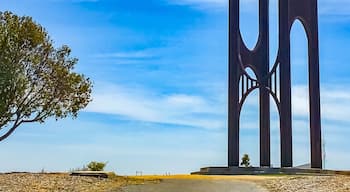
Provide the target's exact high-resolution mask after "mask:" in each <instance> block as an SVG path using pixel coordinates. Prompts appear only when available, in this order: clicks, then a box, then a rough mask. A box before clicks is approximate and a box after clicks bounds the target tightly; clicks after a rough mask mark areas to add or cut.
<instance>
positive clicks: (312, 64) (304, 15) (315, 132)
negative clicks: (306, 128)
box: [228, 0, 322, 169]
mask: <svg viewBox="0 0 350 192" xmlns="http://www.w3.org/2000/svg"><path fill="white" fill-rule="evenodd" d="M241 1H244V0H241ZM229 13H230V14H229V96H228V98H229V109H228V111H229V119H228V165H229V166H230V167H238V166H239V120H240V112H241V108H242V105H243V103H244V101H245V99H246V98H247V96H248V95H249V94H250V93H251V92H252V91H253V90H255V89H259V93H260V95H259V101H260V102H259V103H260V166H261V167H269V166H270V164H271V163H270V95H271V96H272V98H273V100H274V102H276V105H277V108H278V112H279V115H280V137H281V167H292V166H293V161H292V112H291V111H292V110H291V64H290V60H291V58H290V29H291V27H292V25H293V23H294V22H295V21H296V20H299V21H300V22H301V23H302V24H303V26H304V28H305V31H306V36H307V38H308V68H309V101H310V105H309V108H310V110H309V111H310V137H311V138H310V139H311V167H312V168H320V169H321V168H322V152H321V120H320V83H319V47H318V46H319V45H318V13H317V0H279V49H278V54H277V58H276V61H275V64H274V66H273V67H272V69H269V1H268V0H259V38H258V42H257V44H256V46H255V48H254V49H253V50H249V49H248V48H247V47H246V46H245V44H244V42H243V40H242V36H241V33H240V28H239V26H240V25H239V0H229ZM247 67H249V68H251V69H252V70H253V71H254V73H255V75H256V79H253V78H252V77H250V76H249V74H248V73H247V72H246V68H247Z"/></svg>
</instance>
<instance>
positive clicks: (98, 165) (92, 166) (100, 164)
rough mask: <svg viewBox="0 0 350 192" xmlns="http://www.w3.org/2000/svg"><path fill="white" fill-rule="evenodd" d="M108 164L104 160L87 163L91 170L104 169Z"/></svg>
mask: <svg viewBox="0 0 350 192" xmlns="http://www.w3.org/2000/svg"><path fill="white" fill-rule="evenodd" d="M106 165H107V163H104V162H96V161H91V162H90V163H89V164H88V165H87V168H88V169H89V170H90V171H103V170H104V168H105V166H106Z"/></svg>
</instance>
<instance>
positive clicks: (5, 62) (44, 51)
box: [0, 12, 92, 141]
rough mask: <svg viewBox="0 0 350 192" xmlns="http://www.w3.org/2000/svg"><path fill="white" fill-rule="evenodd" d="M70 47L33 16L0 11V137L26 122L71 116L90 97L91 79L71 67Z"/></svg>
mask: <svg viewBox="0 0 350 192" xmlns="http://www.w3.org/2000/svg"><path fill="white" fill-rule="evenodd" d="M70 53H71V50H70V48H69V47H68V46H62V47H60V48H54V47H53V41H52V40H51V39H50V37H49V35H48V33H47V32H46V30H45V29H44V28H43V27H42V26H41V25H39V24H37V23H35V22H34V21H33V20H32V18H31V17H27V16H25V17H19V16H17V15H14V14H13V13H11V12H0V130H7V131H6V132H5V133H4V134H3V135H2V136H0V141H2V140H4V139H6V138H7V137H9V136H10V135H11V134H12V133H13V132H14V131H15V130H16V129H17V128H18V127H19V126H20V125H22V124H24V123H32V122H40V123H43V122H45V120H46V119H48V118H50V117H54V118H55V119H56V120H58V119H62V118H66V117H67V116H72V117H73V118H75V117H77V115H78V111H79V110H81V109H83V108H85V107H86V106H87V104H88V103H89V102H90V101H91V88H92V83H91V81H90V80H89V78H86V77H85V76H84V75H81V74H77V73H75V72H73V70H74V66H75V64H76V63H77V62H78V59H76V58H72V57H70Z"/></svg>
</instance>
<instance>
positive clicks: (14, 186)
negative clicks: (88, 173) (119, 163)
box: [0, 173, 127, 192]
mask: <svg viewBox="0 0 350 192" xmlns="http://www.w3.org/2000/svg"><path fill="white" fill-rule="evenodd" d="M126 183H127V180H126V179H125V178H122V177H120V178H119V179H118V178H114V179H102V178H93V177H78V176H70V175H69V174H67V173H61V174H35V173H14V174H0V191H4V192H48V191H50V192H59V191H60V192H63V191H67V192H68V191H69V192H75V191H76V192H99V191H115V190H116V189H118V188H120V187H121V186H123V185H125V184H126Z"/></svg>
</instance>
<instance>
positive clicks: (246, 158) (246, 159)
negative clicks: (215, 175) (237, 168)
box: [241, 154, 250, 167]
mask: <svg viewBox="0 0 350 192" xmlns="http://www.w3.org/2000/svg"><path fill="white" fill-rule="evenodd" d="M241 166H244V167H249V166H250V158H249V155H248V154H244V155H243V157H242V162H241Z"/></svg>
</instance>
